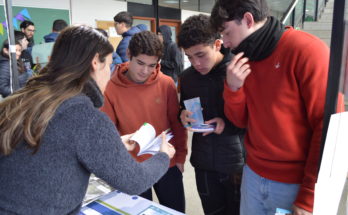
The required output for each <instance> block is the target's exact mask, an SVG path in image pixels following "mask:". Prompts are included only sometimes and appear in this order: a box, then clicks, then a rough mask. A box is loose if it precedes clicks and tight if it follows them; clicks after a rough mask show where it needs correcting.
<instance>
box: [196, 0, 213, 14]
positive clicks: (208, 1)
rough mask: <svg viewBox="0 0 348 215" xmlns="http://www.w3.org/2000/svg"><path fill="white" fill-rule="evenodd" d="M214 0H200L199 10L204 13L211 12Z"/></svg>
mask: <svg viewBox="0 0 348 215" xmlns="http://www.w3.org/2000/svg"><path fill="white" fill-rule="evenodd" d="M214 4H215V1H213V0H200V6H199V10H200V11H202V12H206V13H211V10H212V9H213V6H214Z"/></svg>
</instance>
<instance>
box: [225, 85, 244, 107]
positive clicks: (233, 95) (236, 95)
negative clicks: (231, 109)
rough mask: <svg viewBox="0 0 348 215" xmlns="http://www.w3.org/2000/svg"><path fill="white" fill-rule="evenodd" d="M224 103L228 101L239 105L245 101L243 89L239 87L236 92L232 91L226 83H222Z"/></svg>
mask: <svg viewBox="0 0 348 215" xmlns="http://www.w3.org/2000/svg"><path fill="white" fill-rule="evenodd" d="M223 96H224V99H225V101H226V100H227V99H228V100H230V101H233V103H239V102H243V101H245V94H244V88H243V87H241V88H239V89H238V90H237V91H232V90H231V89H230V88H229V87H228V85H227V83H226V81H225V83H224V93H223Z"/></svg>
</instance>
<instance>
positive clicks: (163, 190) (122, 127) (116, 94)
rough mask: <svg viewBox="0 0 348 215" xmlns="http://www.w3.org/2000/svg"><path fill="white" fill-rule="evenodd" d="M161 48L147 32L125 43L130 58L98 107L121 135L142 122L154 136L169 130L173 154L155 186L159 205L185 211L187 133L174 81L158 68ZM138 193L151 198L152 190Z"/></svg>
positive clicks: (119, 69) (142, 158)
mask: <svg viewBox="0 0 348 215" xmlns="http://www.w3.org/2000/svg"><path fill="white" fill-rule="evenodd" d="M162 49H163V45H162V43H161V42H160V40H159V38H158V36H157V35H156V34H154V33H152V32H149V31H143V32H140V33H137V34H135V35H134V36H133V37H132V39H131V41H130V42H129V46H128V57H129V59H130V60H129V62H126V63H123V64H121V65H120V66H119V67H118V69H117V71H115V72H114V75H113V76H112V77H111V80H110V81H109V83H108V85H107V87H106V90H105V95H104V97H105V101H104V106H103V107H102V109H101V110H102V111H104V112H105V113H106V114H107V115H108V116H109V117H110V118H111V120H112V121H113V122H114V123H115V126H116V127H117V129H118V131H119V132H120V134H121V135H125V134H130V133H134V132H135V131H136V130H138V129H139V128H140V127H141V125H143V124H144V122H147V123H150V124H151V125H153V127H154V128H155V130H156V134H157V135H159V134H160V133H161V132H162V131H165V130H167V129H168V128H170V129H171V132H172V133H173V135H174V137H173V139H172V140H171V141H170V143H171V144H173V146H174V147H175V150H176V154H175V156H174V158H173V159H172V160H171V163H170V167H171V168H169V170H168V172H167V173H166V174H165V175H164V176H163V177H162V178H161V179H160V180H159V181H158V182H157V183H156V184H155V185H154V189H155V192H156V195H157V197H158V199H159V201H160V203H161V204H163V205H165V206H167V207H170V208H173V209H175V210H178V211H181V212H184V211H185V196H184V188H183V182H182V172H183V171H184V163H185V158H186V154H187V132H186V129H185V128H184V127H183V126H182V125H181V123H180V122H179V120H178V117H177V116H178V113H179V101H178V96H177V91H176V87H175V84H174V81H173V80H172V79H171V77H169V76H166V75H164V74H163V73H162V72H161V71H160V65H159V60H160V59H161V56H162ZM138 152H139V149H136V150H134V151H132V152H130V153H131V154H132V155H133V157H135V158H136V159H137V160H138V161H139V162H141V161H144V160H146V159H148V158H149V157H150V155H142V156H137V153H138ZM139 174H140V173H139ZM140 196H142V197H144V198H147V199H150V200H152V192H151V189H149V190H148V191H146V192H145V193H143V194H141V195H140Z"/></svg>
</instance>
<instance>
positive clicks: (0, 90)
mask: <svg viewBox="0 0 348 215" xmlns="http://www.w3.org/2000/svg"><path fill="white" fill-rule="evenodd" d="M21 53H22V46H21V44H20V43H19V41H17V40H16V59H17V68H18V81H19V87H23V86H24V85H25V83H26V82H27V80H28V78H29V77H31V76H32V71H31V70H30V71H25V69H24V67H23V64H22V61H21V60H20V56H21ZM9 54H10V53H9V43H8V40H5V41H4V42H3V45H2V49H1V55H0V94H1V96H2V97H3V98H5V97H7V96H8V95H10V94H11V93H12V90H11V74H10V59H9Z"/></svg>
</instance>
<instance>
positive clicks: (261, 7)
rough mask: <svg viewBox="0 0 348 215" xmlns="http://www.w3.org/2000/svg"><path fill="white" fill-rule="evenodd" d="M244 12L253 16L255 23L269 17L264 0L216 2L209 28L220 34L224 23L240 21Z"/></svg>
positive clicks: (222, 0)
mask: <svg viewBox="0 0 348 215" xmlns="http://www.w3.org/2000/svg"><path fill="white" fill-rule="evenodd" d="M246 12H250V13H251V14H252V15H253V17H254V20H255V22H256V23H257V22H260V21H262V20H264V19H265V18H267V16H269V10H268V5H267V2H266V0H217V1H216V2H215V5H214V7H213V9H212V12H211V17H210V22H211V27H212V29H213V30H214V31H219V32H221V31H223V24H224V23H225V22H228V21H232V20H236V21H241V20H242V19H243V16H244V14H245V13H246Z"/></svg>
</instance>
